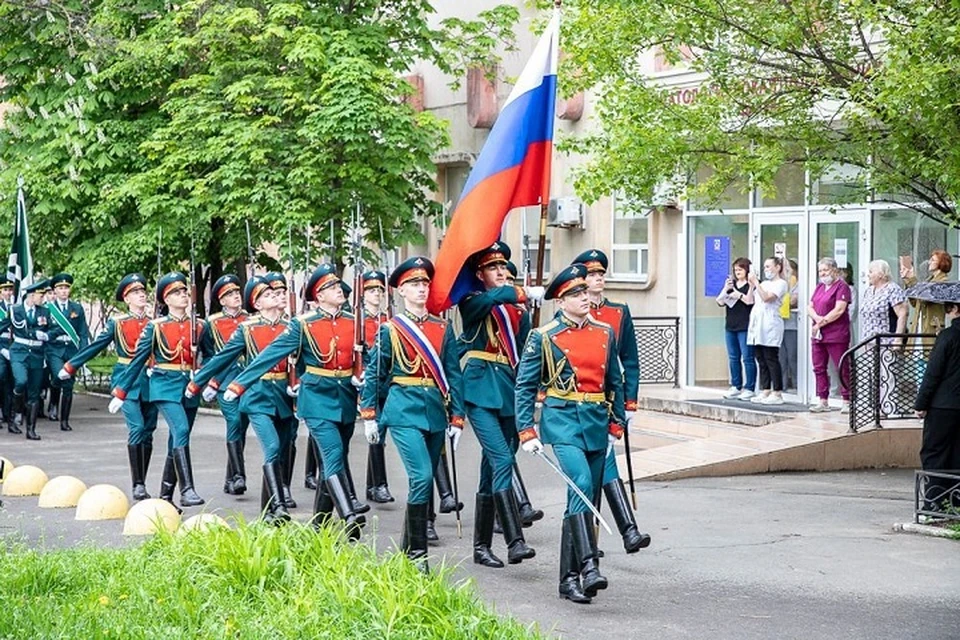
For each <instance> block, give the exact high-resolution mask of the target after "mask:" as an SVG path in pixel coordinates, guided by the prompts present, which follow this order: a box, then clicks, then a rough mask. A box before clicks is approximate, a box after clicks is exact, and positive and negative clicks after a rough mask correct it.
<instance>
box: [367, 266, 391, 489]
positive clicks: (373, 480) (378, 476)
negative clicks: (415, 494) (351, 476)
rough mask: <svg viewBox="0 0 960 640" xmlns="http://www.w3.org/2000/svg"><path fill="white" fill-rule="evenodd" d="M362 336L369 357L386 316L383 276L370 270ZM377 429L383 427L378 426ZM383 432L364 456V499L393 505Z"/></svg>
mask: <svg viewBox="0 0 960 640" xmlns="http://www.w3.org/2000/svg"><path fill="white" fill-rule="evenodd" d="M362 280H363V305H364V306H363V311H364V313H363V322H364V325H365V327H364V332H363V337H364V341H365V342H366V355H367V357H368V358H369V355H370V352H371V351H372V350H373V343H374V342H375V341H376V339H377V334H378V332H379V331H380V325H382V324H383V323H384V322H386V321H387V319H388V318H387V314H386V313H384V312H383V311H382V310H381V306H382V304H383V295H384V293H386V290H387V275H386V274H385V273H384V272H382V271H377V270H376V269H371V270H370V271H367V272H365V273H364V274H363V277H362ZM386 391H387V390H386V389H382V390H381V394H380V395H381V397H380V404H379V407H378V409H379V408H382V407H383V401H384V400H386ZM380 427H381V429H382V428H383V425H380ZM385 437H386V433H385V432H383V431H381V432H380V439H379V442H377V443H376V444H371V445H368V453H367V499H368V500H371V501H373V502H377V503H379V504H385V503H388V502H393V501H394V498H393V496H392V495H391V494H390V487H389V486H387V463H386V456H385V455H384V438H385Z"/></svg>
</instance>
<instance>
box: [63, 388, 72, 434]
mask: <svg viewBox="0 0 960 640" xmlns="http://www.w3.org/2000/svg"><path fill="white" fill-rule="evenodd" d="M72 409H73V389H64V390H63V395H61V396H60V431H73V427H71V426H70V411H71V410H72Z"/></svg>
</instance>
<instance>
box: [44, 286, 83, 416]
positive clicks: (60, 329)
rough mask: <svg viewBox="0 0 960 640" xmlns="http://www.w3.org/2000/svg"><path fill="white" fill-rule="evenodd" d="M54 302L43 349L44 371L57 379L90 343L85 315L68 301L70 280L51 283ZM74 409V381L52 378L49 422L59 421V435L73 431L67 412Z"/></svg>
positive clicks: (74, 304) (73, 303) (78, 305)
mask: <svg viewBox="0 0 960 640" xmlns="http://www.w3.org/2000/svg"><path fill="white" fill-rule="evenodd" d="M50 286H51V287H53V293H54V299H53V300H52V301H51V302H48V303H47V309H48V310H49V311H50V320H51V321H52V322H51V325H50V341H49V342H48V343H47V346H46V353H45V355H46V358H47V368H48V369H49V371H50V373H51V374H53V375H56V373H57V372H58V371H60V370H61V369H62V368H63V365H64V364H65V363H66V362H67V361H68V360H69V359H70V358H72V357H73V356H74V355H75V354H76V353H77V351H79V350H80V349H83V348H85V347H86V346H87V345H88V344H89V343H90V330H89V329H88V327H87V314H86V313H85V312H84V310H83V307H82V306H80V303H79V302H75V301H73V300H71V299H70V289H71V287H73V276H71V275H70V274H69V273H58V274H57V275H55V276H53V277H52V278H51V279H50ZM72 407H73V378H67V379H66V380H61V379H59V378H56V377H54V378H53V379H52V380H51V382H50V409H49V411H48V412H47V414H48V416H49V418H50V420H51V421H56V420H57V419H58V418H59V420H60V430H61V431H72V430H73V428H72V427H71V426H70V410H71V408H72Z"/></svg>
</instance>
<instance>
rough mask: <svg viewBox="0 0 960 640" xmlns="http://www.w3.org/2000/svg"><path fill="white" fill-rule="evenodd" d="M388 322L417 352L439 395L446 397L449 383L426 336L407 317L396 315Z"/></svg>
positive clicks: (437, 354)
mask: <svg viewBox="0 0 960 640" xmlns="http://www.w3.org/2000/svg"><path fill="white" fill-rule="evenodd" d="M389 322H391V323H393V326H394V328H395V329H396V330H397V332H398V333H399V334H400V335H401V336H403V337H404V338H406V340H407V342H409V343H410V346H411V347H413V350H414V351H416V352H417V355H419V356H420V358H421V359H422V360H423V362H424V364H425V365H426V367H427V369H429V371H430V373H431V374H432V375H433V379H434V381H436V383H437V387H438V388H439V389H440V393H442V394H443V395H444V397H446V396H447V394H449V393H450V383H449V382H448V381H447V374H446V373H444V371H443V363H442V361H441V360H440V354H439V353H437V350H436V349H434V348H433V344H432V343H431V342H430V339H429V338H427V336H425V335H424V334H423V331H421V330H420V327H418V326H417V325H416V323H415V322H413V321H412V320H410V318H408V317H407V316H404V315H396V316H393V317H392V318H390V320H389Z"/></svg>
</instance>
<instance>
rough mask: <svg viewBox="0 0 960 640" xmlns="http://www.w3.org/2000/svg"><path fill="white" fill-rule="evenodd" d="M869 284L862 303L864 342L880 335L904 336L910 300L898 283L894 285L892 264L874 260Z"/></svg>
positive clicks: (868, 270)
mask: <svg viewBox="0 0 960 640" xmlns="http://www.w3.org/2000/svg"><path fill="white" fill-rule="evenodd" d="M867 280H868V282H869V283H870V284H869V286H867V288H866V289H864V290H863V300H862V301H861V303H860V316H859V321H860V335H861V337H862V339H863V340H866V339H868V338H872V337H873V336H875V335H878V334H881V333H903V332H904V331H905V330H906V328H907V314H908V312H909V311H910V308H909V306H908V305H907V298H906V296H905V295H904V293H903V289H901V288H900V285H898V284H897V283H896V282H892V281H891V275H890V264H889V263H888V262H887V261H886V260H874V261H873V262H871V263H870V265H869V266H868V267H867Z"/></svg>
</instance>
